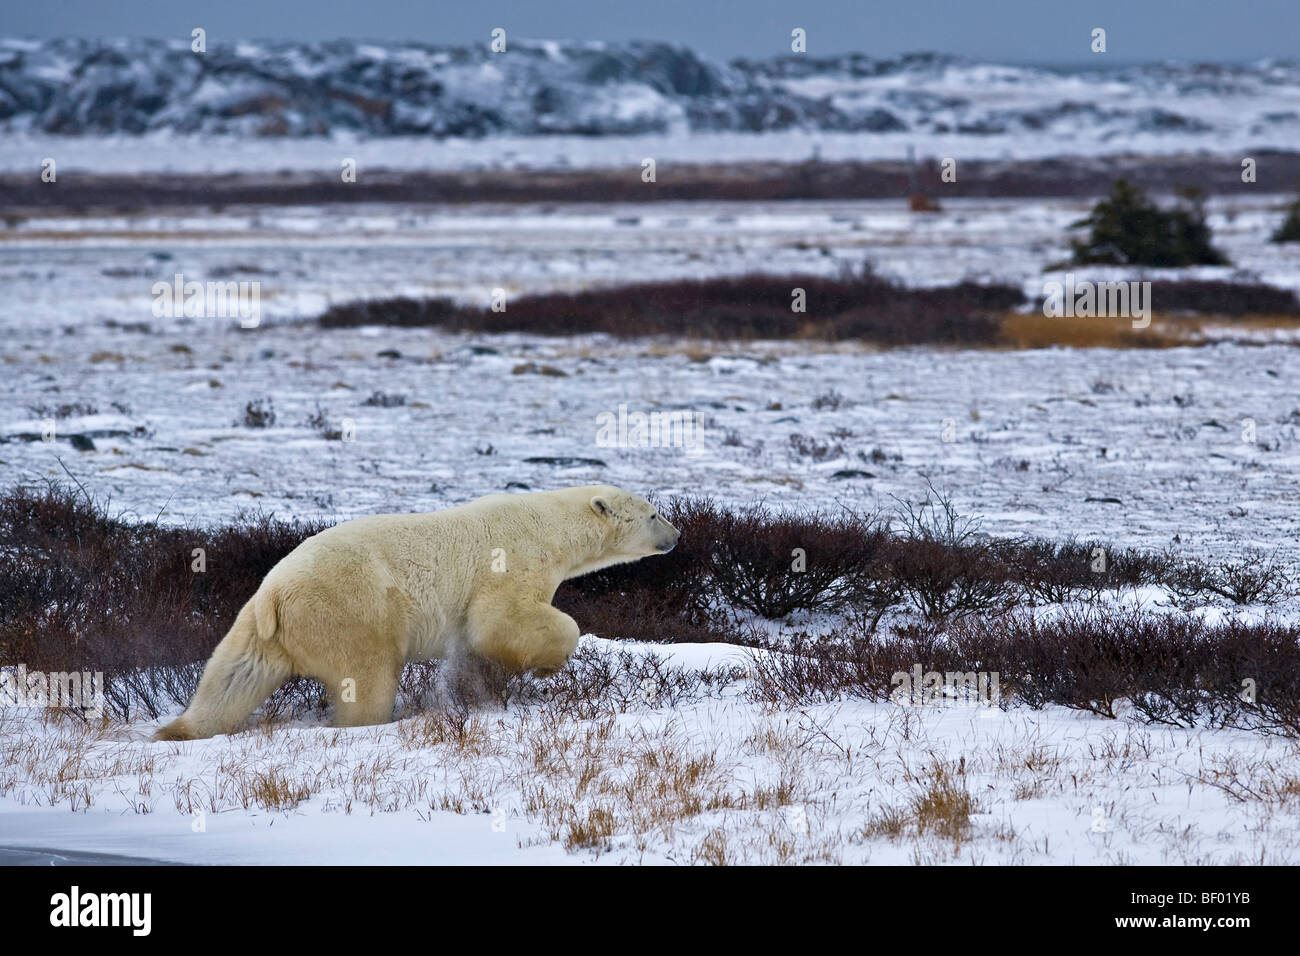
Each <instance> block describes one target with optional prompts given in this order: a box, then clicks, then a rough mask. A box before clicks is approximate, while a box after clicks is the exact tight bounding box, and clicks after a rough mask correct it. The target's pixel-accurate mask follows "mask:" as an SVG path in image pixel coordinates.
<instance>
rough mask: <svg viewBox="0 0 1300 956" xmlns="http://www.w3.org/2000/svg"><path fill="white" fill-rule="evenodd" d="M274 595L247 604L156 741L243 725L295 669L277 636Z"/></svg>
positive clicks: (227, 730) (205, 734)
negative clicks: (181, 709)
mask: <svg viewBox="0 0 1300 956" xmlns="http://www.w3.org/2000/svg"><path fill="white" fill-rule="evenodd" d="M272 603H273V599H272V598H271V596H270V595H269V594H257V595H254V596H253V599H252V600H251V601H249V602H248V603H247V604H245V605H244V607H243V609H242V610H241V611H240V612H239V616H238V617H237V618H235V623H234V626H232V627H231V628H230V630H229V631H228V632H227V633H226V636H225V637H223V638H222V639H221V643H220V644H218V645H217V649H216V650H215V651H213V652H212V658H211V659H210V660H209V661H208V664H207V666H206V667H204V668H203V677H202V678H200V680H199V689H198V690H197V691H195V693H194V699H193V700H191V701H190V705H189V706H188V707H187V708H185V713H183V714H181V715H180V716H179V717H177V718H176V719H175V720H173V721H172V722H171V723H170V724H168V725H167V726H166V727H163V728H162V729H160V730H159V731H158V732H157V733H156V734H154V736H153V739H154V740H195V739H197V738H201V737H211V736H213V735H214V734H228V733H232V732H234V731H235V730H237V729H239V727H240V725H241V724H243V722H244V718H245V717H247V716H248V715H249V714H251V713H252V712H253V711H254V710H255V709H256V708H257V705H258V704H260V703H262V701H264V700H266V698H267V697H268V696H269V695H270V694H271V692H272V691H274V690H275V689H276V688H277V687H279V686H280V685H281V684H283V683H284V682H285V681H286V680H287V679H288V678H289V677H290V675H291V674H292V668H291V666H290V664H289V661H288V659H287V658H286V657H285V655H284V652H283V651H282V650H281V649H280V648H279V646H278V644H277V643H276V641H275V640H274V637H275V631H276V615H275V610H274V608H273V607H272V606H271V605H272Z"/></svg>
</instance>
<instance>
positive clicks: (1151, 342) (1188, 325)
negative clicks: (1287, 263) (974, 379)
mask: <svg viewBox="0 0 1300 956" xmlns="http://www.w3.org/2000/svg"><path fill="white" fill-rule="evenodd" d="M1278 331H1283V332H1300V317H1297V316H1295V315H1246V316H1241V317H1232V318H1228V317H1225V316H1215V315H1205V316H1191V315H1178V314H1172V313H1164V312H1156V313H1153V314H1152V316H1151V324H1150V325H1149V326H1148V327H1147V328H1145V329H1135V328H1133V320H1132V319H1125V318H1049V317H1047V316H1044V315H1042V314H1040V313H1037V312H1030V313H1022V312H1015V313H1010V314H1008V315H1006V316H1004V317H1003V319H1002V324H1001V332H1000V344H1001V345H1002V347H1005V348H1013V349H1039V348H1051V347H1053V346H1059V347H1062V348H1079V349H1100V348H1106V349H1168V348H1177V347H1179V346H1184V345H1206V344H1208V343H1210V342H1221V341H1224V340H1225V339H1233V338H1242V337H1243V336H1244V335H1246V334H1247V333H1255V334H1260V333H1267V332H1278Z"/></svg>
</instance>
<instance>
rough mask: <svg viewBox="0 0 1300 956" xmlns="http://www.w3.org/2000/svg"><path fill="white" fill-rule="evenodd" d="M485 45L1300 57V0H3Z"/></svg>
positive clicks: (48, 32) (10, 15)
mask: <svg viewBox="0 0 1300 956" xmlns="http://www.w3.org/2000/svg"><path fill="white" fill-rule="evenodd" d="M195 26H202V27H204V28H205V29H206V30H207V31H208V38H209V42H216V41H219V40H222V39H237V38H285V39H302V40H319V39H334V38H338V37H350V38H354V39H376V40H417V41H421V42H427V43H431V44H442V43H456V44H460V43H475V42H486V38H487V36H488V33H489V31H490V30H491V29H492V28H493V27H498V26H499V27H504V28H505V29H506V30H507V33H508V34H509V35H510V36H516V37H539V38H554V39H611V40H624V39H658V40H669V41H672V42H676V43H685V44H687V45H688V46H690V47H692V48H693V49H695V50H697V51H699V52H701V53H704V54H707V55H710V56H714V57H721V58H730V57H733V56H769V55H773V54H780V53H786V52H789V43H790V39H789V37H790V30H791V29H792V28H793V27H796V26H800V27H803V28H805V29H806V30H807V31H808V39H809V53H812V54H830V53H842V52H845V51H849V50H856V51H860V52H864V53H868V54H872V55H888V54H894V53H901V52H905V51H908V50H939V51H942V52H947V53H958V54H963V55H966V56H973V57H983V58H989V59H995V60H1003V61H1012V62H1034V63H1053V62H1069V63H1077V62H1080V61H1084V62H1092V63H1097V62H1098V61H1099V58H1098V57H1096V56H1092V55H1090V54H1089V51H1088V41H1089V32H1090V31H1091V29H1092V28H1093V27H1097V26H1100V27H1105V28H1106V30H1107V34H1108V46H1109V54H1108V57H1107V59H1108V60H1110V61H1123V62H1132V61H1146V60H1160V59H1193V60H1215V61H1239V60H1247V59H1254V58H1257V57H1266V56H1267V57H1295V56H1297V55H1298V54H1300V49H1297V46H1298V41H1300V0H1233V2H1224V0H1086V2H1066V0H889V2H884V0H838V2H836V0H738V2H732V3H727V2H716V0H640V2H628V0H459V2H448V0H314V2H288V0H207V2H192V0H51V2H46V3H29V2H23V0H0V35H8V36H36V37H53V36H153V37H161V36H179V37H185V36H188V34H189V31H190V29H192V28H193V27H195Z"/></svg>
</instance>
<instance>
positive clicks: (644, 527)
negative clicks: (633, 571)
mask: <svg viewBox="0 0 1300 956" xmlns="http://www.w3.org/2000/svg"><path fill="white" fill-rule="evenodd" d="M593 490H594V492H595V493H594V494H593V495H592V496H591V499H590V501H589V502H588V504H589V506H590V507H591V510H592V512H594V513H595V515H596V517H597V518H599V519H600V520H601V521H602V522H604V523H605V527H606V534H605V548H604V551H605V557H606V558H607V559H608V558H612V559H614V560H615V561H635V560H636V559H637V558H644V557H648V556H649V555H652V554H666V553H667V552H669V551H671V550H672V549H673V548H674V547H675V546H676V545H677V539H678V538H680V537H681V536H682V534H681V532H680V531H678V530H677V529H676V528H674V527H673V526H672V525H670V524H669V523H668V522H667V521H665V520H664V517H663V515H661V514H659V511H658V509H656V508H655V506H654V505H652V504H651V503H650V502H648V501H646V500H645V499H644V498H642V497H641V496H640V495H634V494H632V492H630V491H624V490H623V489H622V488H615V487H614V486H613V485H607V486H601V487H598V488H595V489H593Z"/></svg>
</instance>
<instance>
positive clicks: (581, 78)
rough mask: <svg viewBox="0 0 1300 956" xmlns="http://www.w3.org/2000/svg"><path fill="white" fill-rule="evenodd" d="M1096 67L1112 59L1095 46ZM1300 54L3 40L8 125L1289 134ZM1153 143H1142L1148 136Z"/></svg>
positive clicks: (3, 116) (84, 129)
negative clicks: (1055, 63) (1230, 59)
mask: <svg viewBox="0 0 1300 956" xmlns="http://www.w3.org/2000/svg"><path fill="white" fill-rule="evenodd" d="M1100 59H1103V58H1099V60H1100ZM1298 103H1300V64H1297V63H1296V62H1276V61H1268V62H1259V63H1255V64H1251V65H1241V66H1230V65H1221V64H1181V63H1161V64H1150V65H1144V66H1137V67H1131V68H1126V69H1118V70H1113V69H1101V68H1098V69H1086V70H1081V69H1048V68H1041V67H1028V66H1009V65H996V64H987V63H979V62H972V61H967V60H963V59H959V58H956V57H951V56H946V55H942V54H935V53H916V54H908V55H905V56H901V57H894V58H883V59H878V58H873V57H870V56H867V55H864V54H854V55H846V56H838V57H830V58H815V57H809V56H793V55H792V56H786V57H779V58H773V59H766V60H736V61H733V62H731V63H719V62H714V61H711V60H709V59H706V58H704V57H701V56H698V55H696V54H695V53H694V52H692V51H691V50H689V49H687V48H684V47H681V46H672V45H669V44H665V43H655V42H631V43H576V42H550V41H521V40H511V42H510V44H509V48H508V51H507V52H505V53H492V52H490V51H489V49H488V48H487V45H486V43H485V44H483V45H480V46H469V47H433V46H427V45H423V44H418V43H385V44H379V43H364V42H355V41H350V40H340V41H333V42H328V43H299V42H237V43H226V44H222V43H213V44H211V45H210V46H209V48H208V51H207V52H206V53H193V52H191V50H190V47H189V43H188V41H187V40H176V41H162V40H146V39H106V40H105V39H94V40H88V39H71V38H60V39H54V40H46V41H29V40H20V39H0V130H3V131H5V132H7V133H28V134H50V133H53V134H60V135H92V134H106V133H108V134H126V135H130V136H133V135H137V134H143V133H147V132H152V131H163V130H165V131H170V132H174V133H182V134H184V133H191V134H192V133H204V134H227V135H233V136H257V137H285V136H287V137H300V136H322V135H334V134H339V133H344V132H353V133H361V134H365V135H367V136H419V137H493V136H537V135H555V134H566V135H580V136H629V135H646V134H677V135H683V134H698V133H727V132H752V133H771V132H776V131H783V130H788V131H817V132H821V133H898V132H909V133H912V134H914V135H931V136H955V137H958V138H959V139H969V140H972V141H979V140H981V139H985V138H988V137H1002V136H1013V135H1024V136H1029V137H1035V138H1041V137H1043V136H1054V137H1058V138H1060V140H1061V148H1062V150H1063V151H1069V150H1070V149H1072V148H1073V146H1072V145H1071V144H1074V145H1075V146H1077V145H1078V144H1080V143H1087V142H1124V141H1126V140H1127V139H1130V138H1132V137H1142V138H1143V139H1144V141H1145V140H1147V139H1150V138H1153V137H1154V138H1155V140H1156V141H1157V142H1158V143H1164V144H1166V148H1170V149H1174V148H1186V147H1187V146H1189V145H1196V144H1198V143H1200V144H1205V145H1214V146H1216V147H1217V148H1220V149H1221V148H1223V146H1224V144H1226V143H1233V144H1240V145H1246V144H1247V143H1251V144H1262V145H1281V146H1285V145H1286V144H1287V143H1290V144H1292V145H1294V143H1295V142H1296V141H1298V140H1300V107H1298V106H1297V104H1298ZM1147 148H1149V146H1148V147H1147Z"/></svg>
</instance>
